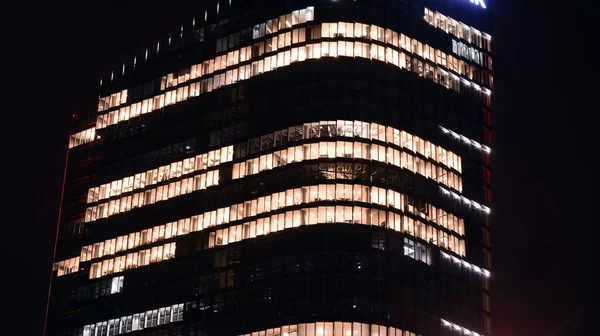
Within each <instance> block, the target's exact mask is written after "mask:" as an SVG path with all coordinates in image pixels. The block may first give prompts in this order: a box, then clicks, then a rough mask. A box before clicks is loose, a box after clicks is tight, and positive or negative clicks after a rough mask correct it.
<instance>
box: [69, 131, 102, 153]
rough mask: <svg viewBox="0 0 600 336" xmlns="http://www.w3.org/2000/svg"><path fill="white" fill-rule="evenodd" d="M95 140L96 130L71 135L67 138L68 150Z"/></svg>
mask: <svg viewBox="0 0 600 336" xmlns="http://www.w3.org/2000/svg"><path fill="white" fill-rule="evenodd" d="M95 139H96V129H95V128H88V129H86V130H83V131H81V132H78V133H75V134H71V136H70V137H69V148H73V147H77V146H79V145H83V144H86V143H89V142H92V141H94V140H95Z"/></svg>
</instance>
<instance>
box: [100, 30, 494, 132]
mask: <svg viewBox="0 0 600 336" xmlns="http://www.w3.org/2000/svg"><path fill="white" fill-rule="evenodd" d="M341 27H343V28H341ZM309 28H310V29H312V30H311V32H312V33H311V39H312V40H320V39H322V38H325V39H327V40H326V41H322V42H319V43H310V44H306V45H302V46H299V47H295V48H292V49H288V48H287V47H288V46H292V45H296V44H299V43H304V42H300V37H301V36H306V32H304V33H300V31H298V32H297V33H294V32H292V33H280V34H279V35H278V36H277V44H274V43H273V38H271V39H270V42H269V41H267V43H266V44H265V42H259V43H256V44H255V45H253V46H249V47H244V48H241V49H239V50H235V51H230V52H229V53H227V54H226V55H222V56H218V57H217V58H215V59H211V60H208V61H205V62H203V63H202V64H198V65H194V66H192V67H191V68H190V71H189V80H192V79H196V78H200V77H204V76H209V75H211V74H213V73H215V72H220V70H226V69H229V70H227V71H225V72H223V73H220V74H216V75H214V76H212V77H208V78H205V79H203V80H201V81H197V82H195V83H191V84H189V85H186V86H180V87H179V88H177V89H173V90H171V91H168V92H165V93H163V94H159V95H157V96H155V97H153V98H148V99H146V100H143V101H142V102H138V103H134V104H131V105H129V106H124V107H121V108H120V109H118V110H113V111H110V112H108V113H106V114H103V115H99V116H98V119H97V123H96V128H104V127H107V126H109V125H114V124H116V123H118V122H121V121H125V120H129V119H131V118H134V117H138V116H140V115H142V114H145V113H149V112H152V111H153V110H156V109H160V108H163V107H165V106H168V105H172V104H176V103H178V102H181V101H184V100H187V99H189V98H191V97H196V96H198V95H200V94H202V93H207V92H211V91H212V90H215V89H218V88H220V87H223V86H226V85H230V84H234V83H236V82H238V81H241V80H245V79H248V78H250V77H252V76H256V75H260V74H262V73H264V72H268V71H272V70H275V69H277V68H280V67H284V66H288V65H290V64H291V63H295V62H301V61H305V60H307V59H318V58H321V57H338V56H345V57H358V58H367V59H371V60H378V61H381V62H386V63H389V64H393V65H395V66H397V67H399V68H402V69H406V70H409V71H412V72H415V73H417V74H418V75H419V76H422V77H425V78H427V79H429V80H432V81H434V82H436V83H438V84H441V85H443V86H445V87H446V88H449V89H452V90H455V91H457V92H460V91H461V84H462V85H463V86H464V87H465V88H469V87H472V88H473V89H475V90H476V91H478V92H481V97H482V99H483V100H484V102H486V103H491V102H490V100H489V95H490V93H491V91H490V90H489V89H487V88H481V86H479V85H477V84H475V83H474V82H473V81H472V80H473V79H475V75H476V73H477V71H476V68H475V67H474V66H472V65H470V64H468V63H467V62H464V61H462V60H460V59H458V58H455V57H453V56H451V55H447V54H446V53H443V52H442V51H440V50H437V49H434V48H432V47H431V46H429V45H427V44H424V43H421V42H419V41H417V40H415V39H412V38H410V37H407V36H406V35H404V34H399V33H398V32H394V31H392V30H390V29H384V28H382V27H378V26H374V25H368V24H362V23H348V22H336V23H323V24H322V25H318V26H314V27H309ZM300 29H301V30H305V29H306V28H300ZM321 32H323V34H324V35H323V36H321ZM290 34H291V35H290ZM288 35H289V36H288ZM294 36H297V37H298V40H297V41H295V40H294ZM352 38H354V39H360V41H351V39H352ZM332 39H334V40H332ZM363 39H371V40H372V41H374V43H365V42H361V41H362V40H363ZM281 41H283V42H281ZM281 43H283V45H282V47H283V48H285V49H288V50H286V51H280V52H278V53H274V54H273V53H270V54H264V53H265V46H267V47H269V46H270V48H271V51H274V50H273V46H274V45H277V46H278V48H279V45H281ZM275 50H278V49H275ZM400 50H403V51H405V52H402V51H400ZM267 52H268V50H267ZM406 52H408V53H410V54H412V55H409V54H407V53H406ZM263 54H264V55H271V56H263ZM415 56H418V57H415ZM258 58H261V59H258ZM251 59H256V61H253V62H252V63H251V64H247V65H242V66H238V64H239V63H240V62H245V61H246V60H251ZM185 73H188V72H187V71H185ZM183 81H184V82H185V81H186V76H184V77H183ZM179 84H181V83H179V82H178V85H179ZM165 88H166V86H165ZM484 96H485V97H486V98H485V99H484Z"/></svg>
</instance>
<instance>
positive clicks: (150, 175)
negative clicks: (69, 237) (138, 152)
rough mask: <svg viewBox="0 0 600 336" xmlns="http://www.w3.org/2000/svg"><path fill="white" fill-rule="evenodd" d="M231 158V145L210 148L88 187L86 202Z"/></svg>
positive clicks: (164, 180) (116, 194) (204, 167)
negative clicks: (214, 148) (198, 153)
mask: <svg viewBox="0 0 600 336" xmlns="http://www.w3.org/2000/svg"><path fill="white" fill-rule="evenodd" d="M232 159H233V146H227V147H223V148H221V149H216V150H212V151H210V152H208V153H204V154H200V155H196V156H195V157H191V158H188V159H185V160H181V161H175V162H172V163H170V164H168V165H165V166H162V167H158V168H155V169H150V170H148V171H146V172H142V173H138V174H135V175H132V176H128V177H125V178H123V179H120V180H115V181H112V182H109V183H106V184H103V185H101V186H98V187H95V188H90V190H89V191H88V198H87V202H88V203H93V202H98V201H101V200H104V199H107V198H109V197H114V196H119V195H121V194H124V193H128V192H131V191H135V190H138V189H142V188H145V187H148V186H151V185H154V184H157V183H161V182H166V181H168V180H171V179H176V178H179V177H181V176H183V175H187V174H190V173H193V172H196V171H200V170H206V169H208V168H212V167H216V166H218V165H219V164H221V163H225V162H230V161H231V160H232Z"/></svg>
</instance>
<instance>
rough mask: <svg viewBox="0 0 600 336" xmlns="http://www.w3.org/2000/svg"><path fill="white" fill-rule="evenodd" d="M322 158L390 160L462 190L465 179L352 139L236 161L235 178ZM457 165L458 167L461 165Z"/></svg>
mask: <svg viewBox="0 0 600 336" xmlns="http://www.w3.org/2000/svg"><path fill="white" fill-rule="evenodd" d="M451 154H453V153H451ZM321 158H354V159H365V160H373V161H378V162H383V163H388V164H391V165H394V166H396V167H401V168H405V169H408V170H410V171H411V172H415V173H418V174H420V175H422V176H425V177H427V178H430V179H433V180H434V181H437V182H439V183H441V184H443V185H446V186H449V187H450V188H452V189H455V190H458V191H459V192H462V179H461V177H460V176H459V175H458V174H456V173H454V172H452V171H451V170H448V169H445V168H443V167H438V166H436V165H435V164H432V163H431V162H429V161H426V160H422V159H421V158H419V157H416V156H414V155H412V154H410V153H407V152H402V151H399V150H397V149H394V148H391V147H386V146H381V145H376V144H368V143H362V142H349V141H337V142H333V141H331V142H325V141H323V142H319V143H312V144H304V145H300V146H295V147H290V148H287V149H283V150H280V151H275V152H274V153H269V154H263V155H261V156H260V157H256V158H254V159H249V160H246V161H245V162H240V163H236V164H234V165H233V176H232V178H233V179H238V178H243V177H246V176H250V175H254V174H258V173H260V172H262V171H266V170H271V169H274V168H277V167H282V166H285V165H288V164H290V163H295V162H302V161H305V160H317V159H321ZM453 158H454V159H456V160H455V162H459V161H460V160H459V159H458V156H456V155H453ZM455 165H456V166H458V164H455ZM326 178H327V177H326ZM331 178H335V177H331Z"/></svg>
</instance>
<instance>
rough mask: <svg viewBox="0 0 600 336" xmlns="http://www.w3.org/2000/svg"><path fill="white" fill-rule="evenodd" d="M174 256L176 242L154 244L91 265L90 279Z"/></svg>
mask: <svg viewBox="0 0 600 336" xmlns="http://www.w3.org/2000/svg"><path fill="white" fill-rule="evenodd" d="M173 258H175V243H170V244H165V245H161V246H154V247H153V248H149V249H147V250H143V251H139V252H133V253H129V254H127V255H123V256H120V257H116V258H113V259H107V260H104V261H100V262H97V263H93V264H92V265H91V266H90V279H96V278H100V277H103V276H106V275H110V274H113V273H119V272H123V271H124V270H126V269H132V268H137V267H141V266H147V265H150V264H153V263H156V262H161V261H164V260H169V259H173Z"/></svg>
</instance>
